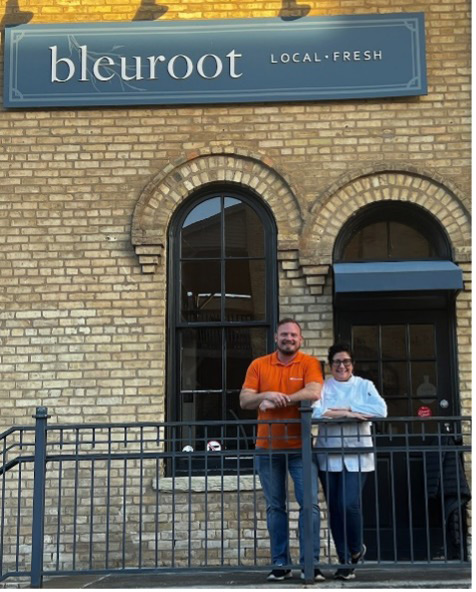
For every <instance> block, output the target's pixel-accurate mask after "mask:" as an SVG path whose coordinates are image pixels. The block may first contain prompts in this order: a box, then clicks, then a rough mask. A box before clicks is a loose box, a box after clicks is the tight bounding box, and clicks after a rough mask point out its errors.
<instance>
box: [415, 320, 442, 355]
mask: <svg viewBox="0 0 476 592" xmlns="http://www.w3.org/2000/svg"><path fill="white" fill-rule="evenodd" d="M410 354H411V357H412V359H413V360H414V359H415V358H434V357H435V356H436V351H435V327H434V326H433V325H410Z"/></svg>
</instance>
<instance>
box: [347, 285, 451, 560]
mask: <svg viewBox="0 0 476 592" xmlns="http://www.w3.org/2000/svg"><path fill="white" fill-rule="evenodd" d="M453 309H454V303H453V298H452V296H451V294H450V293H434V294H426V295H425V296H423V295H415V294H414V295H412V294H403V293H400V294H395V293H394V294H388V293H387V294H377V293H374V294H369V293H367V294H360V295H354V296H352V295H350V294H347V295H345V296H340V298H338V299H337V300H336V338H337V340H339V341H347V342H349V343H351V345H352V348H353V350H354V354H355V360H356V366H355V374H357V375H359V376H363V377H364V378H368V379H369V380H372V381H373V382H374V384H375V385H376V386H377V388H378V390H379V392H380V393H381V394H382V396H383V397H384V398H385V400H386V402H387V406H388V415H389V417H390V418H392V417H393V418H397V417H408V418H421V417H431V418H433V419H432V420H431V421H428V422H427V423H424V425H423V426H422V421H421V420H420V419H418V420H417V421H415V422H412V421H411V420H408V421H403V420H402V421H400V420H395V422H392V423H385V422H382V423H381V424H378V423H377V424H376V426H375V428H376V430H377V432H378V440H377V441H378V445H377V446H378V448H377V466H376V471H375V473H374V474H371V477H370V478H369V479H368V480H367V483H366V486H365V489H364V493H363V511H364V540H365V541H366V544H367V547H368V553H367V558H368V559H377V558H378V559H380V560H389V561H414V560H430V559H435V558H437V557H438V556H439V555H440V554H441V553H442V552H441V550H442V548H443V547H444V548H445V550H446V548H447V546H448V544H447V536H446V533H445V528H446V526H445V517H444V511H442V507H441V506H442V504H441V500H440V499H438V497H436V498H434V499H432V498H431V497H430V495H429V489H428V482H427V465H428V462H429V455H430V454H431V453H430V452H428V451H427V452H422V451H416V450H415V448H418V446H421V445H424V446H425V447H426V448H428V446H432V443H433V444H434V445H435V446H436V445H437V444H438V442H441V436H442V434H445V431H447V430H449V429H450V421H448V422H447V421H445V418H446V417H451V416H454V415H456V414H458V413H459V405H458V400H457V396H456V392H457V390H456V378H455V353H454V339H453V325H452V323H453V321H452V319H453V315H452V310H453ZM436 417H439V418H441V420H434V418H436ZM451 430H453V424H451ZM410 448H411V449H410ZM443 555H445V556H447V553H443Z"/></svg>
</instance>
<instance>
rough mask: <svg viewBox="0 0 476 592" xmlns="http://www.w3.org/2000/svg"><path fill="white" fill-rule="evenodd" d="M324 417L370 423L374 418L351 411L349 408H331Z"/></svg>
mask: <svg viewBox="0 0 476 592" xmlns="http://www.w3.org/2000/svg"><path fill="white" fill-rule="evenodd" d="M323 417H330V418H332V419H343V418H347V417H348V418H349V419H359V420H360V421H368V420H369V419H370V418H371V417H372V416H371V415H366V414H365V413H359V412H358V411H351V410H350V408H349V407H339V408H329V409H328V410H327V411H326V412H325V413H324V414H323Z"/></svg>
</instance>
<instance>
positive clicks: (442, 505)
mask: <svg viewBox="0 0 476 592" xmlns="http://www.w3.org/2000/svg"><path fill="white" fill-rule="evenodd" d="M443 461H444V454H443V442H442V437H441V422H438V470H439V475H440V509H441V524H442V527H441V530H442V535H443V555H444V559H445V561H448V541H447V538H446V519H445V483H444V472H443Z"/></svg>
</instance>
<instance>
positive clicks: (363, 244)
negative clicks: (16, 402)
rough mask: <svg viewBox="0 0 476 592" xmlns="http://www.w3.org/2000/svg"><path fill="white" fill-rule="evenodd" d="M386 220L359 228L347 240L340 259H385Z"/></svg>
mask: <svg viewBox="0 0 476 592" xmlns="http://www.w3.org/2000/svg"><path fill="white" fill-rule="evenodd" d="M387 239H388V234H387V222H376V223H374V224H368V225H367V226H364V227H363V228H361V229H360V230H359V231H358V232H357V233H356V234H354V236H353V237H352V238H351V239H350V240H349V242H348V243H347V244H346V246H345V248H344V252H343V253H342V261H359V260H374V261H377V260H382V259H387V255H388V253H387V249H388V241H387Z"/></svg>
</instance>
